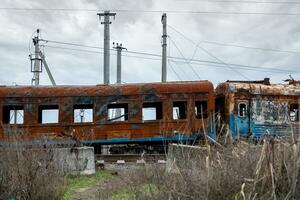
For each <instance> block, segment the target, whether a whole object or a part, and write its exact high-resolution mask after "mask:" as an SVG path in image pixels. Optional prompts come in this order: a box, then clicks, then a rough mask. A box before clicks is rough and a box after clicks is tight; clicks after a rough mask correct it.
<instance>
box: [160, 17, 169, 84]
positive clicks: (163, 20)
mask: <svg viewBox="0 0 300 200" xmlns="http://www.w3.org/2000/svg"><path fill="white" fill-rule="evenodd" d="M161 23H162V24H163V35H162V72H161V82H166V81H167V37H168V36H167V14H166V13H164V14H163V15H162V17H161Z"/></svg>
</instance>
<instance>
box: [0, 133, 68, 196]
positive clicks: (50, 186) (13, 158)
mask: <svg viewBox="0 0 300 200" xmlns="http://www.w3.org/2000/svg"><path fill="white" fill-rule="evenodd" d="M53 159H54V150H53V148H51V147H50V146H45V145H43V146H41V145H35V146H34V147H31V148H29V147H28V146H27V145H24V144H23V143H22V142H20V140H18V139H16V138H14V139H13V140H11V142H8V143H7V144H6V146H5V147H1V148H0V166H1V167H0V199H8V198H9V197H14V198H15V199H30V200H35V199H59V196H60V195H61V194H62V192H63V190H64V176H63V172H62V171H61V170H60V169H59V167H58V165H57V164H56V163H55V162H53Z"/></svg>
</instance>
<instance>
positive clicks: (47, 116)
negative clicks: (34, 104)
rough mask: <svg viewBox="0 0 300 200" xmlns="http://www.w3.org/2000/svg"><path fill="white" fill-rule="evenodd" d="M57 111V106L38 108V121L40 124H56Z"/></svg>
mask: <svg viewBox="0 0 300 200" xmlns="http://www.w3.org/2000/svg"><path fill="white" fill-rule="evenodd" d="M58 116H59V109H58V105H49V106H39V116H38V121H39V123H41V124H55V123H58Z"/></svg>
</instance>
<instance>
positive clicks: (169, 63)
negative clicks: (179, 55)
mask: <svg viewBox="0 0 300 200" xmlns="http://www.w3.org/2000/svg"><path fill="white" fill-rule="evenodd" d="M167 42H168V55H167V58H168V57H170V55H171V44H170V40H168V41H167ZM167 63H168V66H170V68H171V70H172V71H173V73H174V74H175V75H176V76H177V78H178V79H179V80H181V81H182V78H181V77H180V76H179V74H178V73H177V72H176V70H175V68H174V67H173V65H172V64H171V62H170V60H169V59H167Z"/></svg>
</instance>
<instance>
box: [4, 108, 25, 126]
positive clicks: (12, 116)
mask: <svg viewBox="0 0 300 200" xmlns="http://www.w3.org/2000/svg"><path fill="white" fill-rule="evenodd" d="M3 123H4V124H24V108H23V106H4V107H3Z"/></svg>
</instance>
